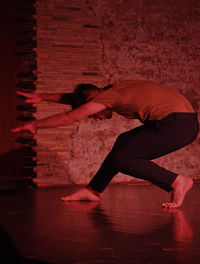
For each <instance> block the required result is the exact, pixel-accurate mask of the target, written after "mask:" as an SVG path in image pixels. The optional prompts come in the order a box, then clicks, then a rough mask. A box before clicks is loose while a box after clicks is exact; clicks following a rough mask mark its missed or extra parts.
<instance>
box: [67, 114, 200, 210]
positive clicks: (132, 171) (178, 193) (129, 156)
mask: <svg viewBox="0 0 200 264" xmlns="http://www.w3.org/2000/svg"><path fill="white" fill-rule="evenodd" d="M176 117H177V116H176ZM190 119H191V120H189V119H188V118H186V120H184V119H183V118H182V119H178V121H177V118H175V117H173V118H172V117H171V118H168V120H165V121H159V123H156V122H150V123H149V124H147V125H144V126H141V127H138V128H136V129H133V130H131V131H129V132H126V133H123V134H122V135H120V136H119V137H118V139H117V141H116V143H115V145H114V147H113V149H112V151H111V152H110V153H109V155H108V156H107V158H106V160H105V161H104V162H103V164H102V166H101V168H100V169H99V171H98V172H97V174H96V175H95V176H94V178H93V179H92V181H91V182H90V184H89V187H90V188H89V189H87V190H89V191H90V192H95V191H96V192H97V193H99V192H102V191H103V190H104V189H105V187H106V186H107V185H108V183H109V182H110V181H111V180H112V178H113V177H114V176H115V174H116V173H117V172H119V171H120V172H122V173H125V174H128V175H131V176H134V177H138V178H141V179H145V180H149V181H151V182H153V183H155V184H157V185H158V186H160V187H162V188H164V189H165V190H167V191H171V190H172V191H173V197H172V201H171V203H166V204H163V206H166V207H178V206H180V204H181V203H182V201H183V199H184V196H185V194H186V193H187V191H188V190H189V189H190V188H191V186H192V180H191V179H189V178H185V177H183V176H180V175H179V176H178V175H177V174H175V173H173V172H170V171H168V170H165V169H164V168H161V167H160V166H158V165H157V164H155V163H153V162H151V161H150V160H151V159H155V158H158V157H160V156H163V155H165V154H168V153H170V152H173V151H175V150H177V149H180V148H181V147H183V146H185V145H186V144H189V143H190V142H191V141H192V140H194V138H195V137H196V134H197V133H196V132H195V131H194V132H192V131H191V127H195V124H194V121H195V120H194V119H192V118H190ZM188 120H189V121H190V122H189V121H188ZM188 127H189V128H190V130H189V131H188ZM196 130H197V129H196ZM194 134H195V135H194ZM181 135H183V136H181ZM177 176H178V177H177ZM84 193H85V191H84ZM94 195H96V194H94ZM78 197H80V193H79V195H78V196H73V197H71V198H72V199H78ZM96 197H98V195H96ZM66 199H70V197H68V198H67V197H66ZM98 199H99V197H98ZM88 200H90V198H88Z"/></svg>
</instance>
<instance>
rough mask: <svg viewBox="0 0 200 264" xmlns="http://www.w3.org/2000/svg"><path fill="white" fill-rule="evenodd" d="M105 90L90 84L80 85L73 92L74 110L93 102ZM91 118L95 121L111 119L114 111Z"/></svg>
mask: <svg viewBox="0 0 200 264" xmlns="http://www.w3.org/2000/svg"><path fill="white" fill-rule="evenodd" d="M106 89H107V87H106ZM103 90H104V89H100V88H98V87H97V86H96V85H93V84H90V83H81V84H79V85H78V86H77V87H76V88H75V90H74V92H73V103H72V109H75V108H77V107H79V106H81V105H82V104H85V103H87V102H89V101H91V100H92V99H93V98H94V97H95V96H96V95H97V94H98V93H100V92H102V91H103ZM91 117H92V118H94V119H95V120H103V119H110V118H111V117H112V110H111V109H105V110H103V111H101V112H99V113H96V114H95V115H92V116H91Z"/></svg>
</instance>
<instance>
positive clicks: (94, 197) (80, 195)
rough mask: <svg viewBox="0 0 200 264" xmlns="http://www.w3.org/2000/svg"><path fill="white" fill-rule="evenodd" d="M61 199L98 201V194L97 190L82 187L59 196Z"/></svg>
mask: <svg viewBox="0 0 200 264" xmlns="http://www.w3.org/2000/svg"><path fill="white" fill-rule="evenodd" d="M61 200H62V201H64V202H71V201H95V202H97V201H100V194H97V192H95V191H94V192H93V191H92V190H91V189H90V188H82V189H80V190H79V191H77V192H75V193H73V194H71V195H68V196H64V197H61Z"/></svg>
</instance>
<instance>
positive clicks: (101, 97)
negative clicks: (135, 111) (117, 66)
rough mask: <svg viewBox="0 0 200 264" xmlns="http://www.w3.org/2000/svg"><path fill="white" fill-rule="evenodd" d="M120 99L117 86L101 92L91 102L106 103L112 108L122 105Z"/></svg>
mask: <svg viewBox="0 0 200 264" xmlns="http://www.w3.org/2000/svg"><path fill="white" fill-rule="evenodd" d="M120 101H121V99H120V96H119V94H118V91H117V90H115V86H113V87H111V88H109V89H108V90H105V91H102V92H100V93H99V94H97V95H96V96H95V97H94V98H93V99H92V100H91V102H95V103H99V104H103V105H106V106H107V107H109V108H111V109H113V108H116V107H118V106H119V105H120Z"/></svg>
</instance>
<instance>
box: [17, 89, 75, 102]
mask: <svg viewBox="0 0 200 264" xmlns="http://www.w3.org/2000/svg"><path fill="white" fill-rule="evenodd" d="M17 94H19V95H22V96H24V97H25V98H26V103H36V104H37V103H40V102H42V101H49V102H55V103H60V104H69V105H71V104H72V103H73V93H24V92H20V91H17Z"/></svg>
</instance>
